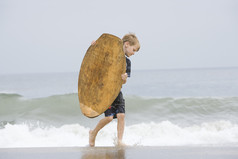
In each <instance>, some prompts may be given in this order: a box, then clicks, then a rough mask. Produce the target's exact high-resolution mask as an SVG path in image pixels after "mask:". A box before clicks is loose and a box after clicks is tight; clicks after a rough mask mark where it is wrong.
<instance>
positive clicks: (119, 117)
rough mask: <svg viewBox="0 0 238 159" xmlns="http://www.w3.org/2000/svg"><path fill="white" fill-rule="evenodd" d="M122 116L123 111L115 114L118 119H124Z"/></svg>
mask: <svg viewBox="0 0 238 159" xmlns="http://www.w3.org/2000/svg"><path fill="white" fill-rule="evenodd" d="M124 118H125V114H124V113H118V114H117V119H118V120H124Z"/></svg>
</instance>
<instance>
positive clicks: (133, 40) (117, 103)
mask: <svg viewBox="0 0 238 159" xmlns="http://www.w3.org/2000/svg"><path fill="white" fill-rule="evenodd" d="M122 41H123V51H124V53H125V55H126V73H125V74H122V75H121V78H122V80H123V84H125V83H126V81H127V77H130V72H131V61H130V60H129V59H128V58H127V57H130V56H132V55H134V54H135V52H137V51H139V49H140V43H139V41H138V39H137V37H136V36H135V35H134V34H131V33H129V34H126V35H125V36H124V37H123V38H122ZM94 43H95V41H93V42H92V45H94ZM104 114H105V117H104V118H103V119H101V120H100V121H99V123H98V124H97V126H96V127H95V128H94V129H93V130H90V131H89V145H90V146H91V147H93V146H95V139H96V136H97V133H98V132H99V131H100V130H101V129H102V128H103V127H104V126H105V125H107V124H108V123H110V122H111V121H112V120H113V119H115V118H117V139H118V141H117V144H118V145H119V146H121V145H123V143H122V137H123V133H124V126H125V121H124V119H125V100H124V98H123V95H122V92H120V93H119V95H118V96H117V98H116V99H115V100H114V102H113V103H112V105H111V107H109V108H108V109H107V110H106V111H105V112H104Z"/></svg>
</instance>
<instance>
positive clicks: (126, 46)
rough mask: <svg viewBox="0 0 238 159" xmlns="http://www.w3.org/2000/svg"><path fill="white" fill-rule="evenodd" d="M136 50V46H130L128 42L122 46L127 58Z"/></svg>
mask: <svg viewBox="0 0 238 159" xmlns="http://www.w3.org/2000/svg"><path fill="white" fill-rule="evenodd" d="M136 50H137V46H136V45H132V46H131V45H130V44H129V42H125V44H124V52H125V54H126V56H127V57H130V56H132V55H134V54H135V52H136Z"/></svg>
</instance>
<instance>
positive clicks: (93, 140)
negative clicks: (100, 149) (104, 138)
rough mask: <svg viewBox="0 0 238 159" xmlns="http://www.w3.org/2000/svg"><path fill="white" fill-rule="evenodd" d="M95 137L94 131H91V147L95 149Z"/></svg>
mask: <svg viewBox="0 0 238 159" xmlns="http://www.w3.org/2000/svg"><path fill="white" fill-rule="evenodd" d="M95 137H96V136H95V135H94V134H93V130H90V131H89V146H91V147H94V146H95Z"/></svg>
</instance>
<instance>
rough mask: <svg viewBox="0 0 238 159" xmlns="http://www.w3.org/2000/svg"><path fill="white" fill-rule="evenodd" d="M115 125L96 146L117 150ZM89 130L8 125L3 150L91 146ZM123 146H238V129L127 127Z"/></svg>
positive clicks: (0, 143)
mask: <svg viewBox="0 0 238 159" xmlns="http://www.w3.org/2000/svg"><path fill="white" fill-rule="evenodd" d="M116 126H117V124H116V122H112V123H110V124H109V125H107V126H105V127H104V128H103V129H102V130H101V131H100V132H99V133H98V136H97V138H96V146H114V144H115V141H116V134H117V132H116ZM88 132H89V128H86V127H83V126H81V125H79V124H71V125H64V126H61V127H59V128H56V127H48V128H41V127H37V128H31V126H29V125H27V124H17V125H11V124H7V125H5V127H4V128H2V129H0V136H1V138H0V147H1V148H13V147H68V146H80V147H85V146H88ZM124 142H125V144H127V145H128V146H185V145H195V146H203V145H218V146H220V145H233V146H234V145H238V125H236V124H233V123H231V122H230V121H215V122H210V123H202V124H200V125H192V126H189V127H182V126H178V125H176V124H173V123H171V122H170V121H163V122H159V123H154V122H151V123H140V124H136V125H131V126H126V127H125V134H124Z"/></svg>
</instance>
